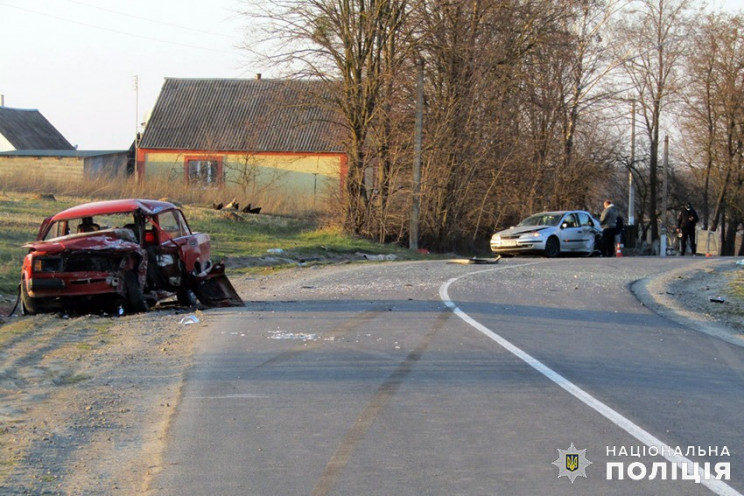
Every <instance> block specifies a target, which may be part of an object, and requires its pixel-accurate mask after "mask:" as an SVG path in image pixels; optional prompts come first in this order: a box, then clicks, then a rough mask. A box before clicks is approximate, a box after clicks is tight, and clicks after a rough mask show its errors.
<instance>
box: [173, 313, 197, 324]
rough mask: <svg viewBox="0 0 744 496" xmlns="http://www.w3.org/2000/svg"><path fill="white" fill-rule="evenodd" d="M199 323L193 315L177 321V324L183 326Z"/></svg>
mask: <svg viewBox="0 0 744 496" xmlns="http://www.w3.org/2000/svg"><path fill="white" fill-rule="evenodd" d="M199 322H200V320H199V317H197V316H196V315H194V314H193V313H192V314H191V315H187V316H185V317H184V318H182V319H181V320H179V321H178V323H179V324H183V325H189V324H198V323H199Z"/></svg>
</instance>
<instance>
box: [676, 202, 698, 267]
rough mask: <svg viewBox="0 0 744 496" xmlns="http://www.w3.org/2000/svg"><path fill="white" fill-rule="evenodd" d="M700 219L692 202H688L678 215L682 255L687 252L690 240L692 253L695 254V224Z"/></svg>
mask: <svg viewBox="0 0 744 496" xmlns="http://www.w3.org/2000/svg"><path fill="white" fill-rule="evenodd" d="M699 220H700V218H698V214H697V212H695V209H694V208H692V203H690V202H687V204H686V205H685V208H683V209H682V210H681V211H680V212H679V215H678V216H677V233H678V235H679V241H680V251H679V254H680V255H684V254H685V250H686V249H687V241H688V240H689V242H690V250H691V253H690V255H694V254H695V251H696V250H697V245H696V244H695V225H696V224H697V223H698V221H699Z"/></svg>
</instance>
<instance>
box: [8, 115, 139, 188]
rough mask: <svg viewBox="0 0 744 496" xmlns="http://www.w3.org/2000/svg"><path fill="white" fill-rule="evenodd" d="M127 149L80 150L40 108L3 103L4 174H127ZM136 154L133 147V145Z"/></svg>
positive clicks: (78, 176)
mask: <svg viewBox="0 0 744 496" xmlns="http://www.w3.org/2000/svg"><path fill="white" fill-rule="evenodd" d="M129 153H130V152H129V151H127V150H85V151H83V150H77V149H76V148H75V147H74V146H72V145H71V144H70V142H69V141H67V139H65V137H64V136H62V134H61V133H60V132H59V131H58V130H57V129H56V128H55V127H54V126H53V125H52V124H51V123H50V122H49V121H48V120H47V119H46V118H45V117H44V116H43V115H42V114H41V113H40V112H39V111H38V110H33V109H16V108H9V107H4V106H0V177H5V178H6V180H7V178H8V177H9V176H19V177H26V176H29V177H37V178H39V177H43V178H44V179H54V180H73V181H74V180H81V179H93V178H98V177H101V176H106V177H114V176H120V175H126V174H127V173H128V172H129V173H131V172H132V171H131V170H128V169H127V160H128V154H129ZM131 153H132V154H133V153H134V152H133V149H132V152H131Z"/></svg>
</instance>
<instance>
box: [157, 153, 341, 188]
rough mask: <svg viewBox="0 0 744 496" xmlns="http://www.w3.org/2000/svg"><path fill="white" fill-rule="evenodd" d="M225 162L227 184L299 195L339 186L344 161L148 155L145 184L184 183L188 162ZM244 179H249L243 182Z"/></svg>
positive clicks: (307, 157)
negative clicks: (156, 181)
mask: <svg viewBox="0 0 744 496" xmlns="http://www.w3.org/2000/svg"><path fill="white" fill-rule="evenodd" d="M187 157H189V158H200V157H203V158H204V159H205V160H206V159H212V160H214V159H218V158H221V159H222V164H223V171H224V174H225V181H226V182H227V183H235V182H239V181H245V180H248V181H255V183H256V185H255V186H256V187H258V188H274V187H281V188H282V190H285V191H286V190H295V191H297V192H298V193H313V192H314V190H317V189H319V188H325V187H327V186H329V185H333V184H336V185H337V184H338V183H339V178H340V167H341V158H340V156H338V155H236V154H230V155H225V154H209V153H202V154H200V153H188V152H186V153H174V152H163V153H161V152H147V153H146V154H145V177H144V179H145V180H153V179H164V180H167V181H185V180H186V178H185V177H184V175H185V173H184V164H185V160H186V158H187ZM241 176H245V177H246V178H247V179H242V180H241Z"/></svg>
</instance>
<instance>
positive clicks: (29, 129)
mask: <svg viewBox="0 0 744 496" xmlns="http://www.w3.org/2000/svg"><path fill="white" fill-rule="evenodd" d="M0 134H1V135H3V136H4V137H5V139H7V140H8V141H9V142H10V144H11V145H13V147H14V148H15V149H16V150H74V149H75V147H74V146H72V145H71V144H70V142H69V141H67V140H66V139H65V137H64V136H62V134H61V133H60V132H59V131H57V129H56V128H55V127H54V126H52V125H51V123H50V122H49V121H48V120H46V118H45V117H44V116H43V115H41V112H39V111H38V110H31V109H15V108H9V107H0Z"/></svg>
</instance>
